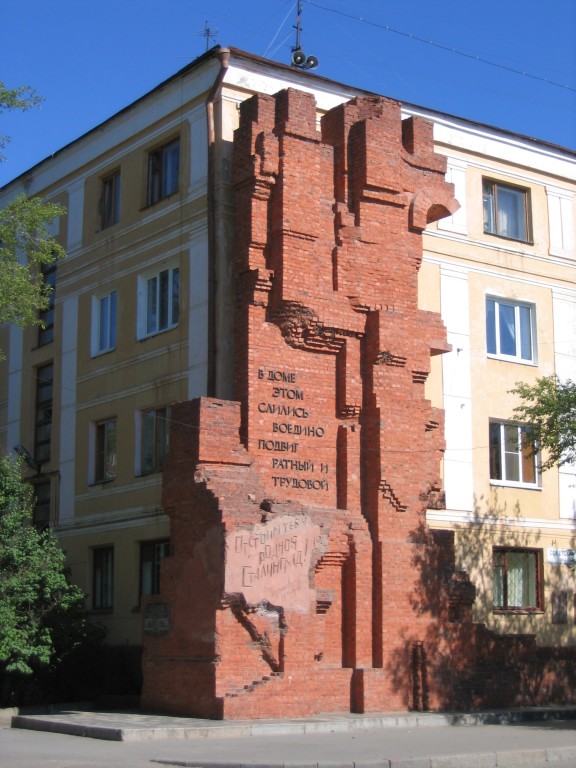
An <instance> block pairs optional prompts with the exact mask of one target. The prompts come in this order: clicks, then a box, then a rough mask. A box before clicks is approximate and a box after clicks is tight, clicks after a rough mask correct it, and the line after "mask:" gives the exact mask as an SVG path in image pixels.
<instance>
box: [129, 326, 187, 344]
mask: <svg viewBox="0 0 576 768" xmlns="http://www.w3.org/2000/svg"><path fill="white" fill-rule="evenodd" d="M176 328H178V323H176V325H171V326H170V327H169V328H162V330H161V331H152V333H146V334H143V335H142V336H137V337H136V341H147V340H148V339H153V338H155V337H156V336H161V335H162V334H163V333H169V332H170V331H173V330H175V329H176Z"/></svg>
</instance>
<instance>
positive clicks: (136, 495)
mask: <svg viewBox="0 0 576 768" xmlns="http://www.w3.org/2000/svg"><path fill="white" fill-rule="evenodd" d="M285 88H295V89H302V90H305V91H307V92H310V93H312V94H313V95H314V97H315V99H316V102H317V107H318V116H319V117H320V115H321V114H323V113H324V112H325V111H327V110H328V109H330V108H332V107H334V106H336V105H338V104H340V103H342V102H344V101H347V100H349V99H350V98H353V97H354V96H357V95H363V94H364V92H363V91H361V90H360V89H356V88H350V87H348V86H345V85H342V84H340V83H336V82H331V81H329V80H326V79H324V78H322V77H319V76H316V75H313V74H310V73H308V72H306V71H303V70H299V69H297V68H294V67H288V66H283V65H279V64H277V63H273V62H270V61H265V60H263V59H259V58H257V57H254V56H251V55H248V54H246V53H243V52H241V51H238V50H235V49H219V48H216V49H213V50H212V51H209V52H208V53H207V54H205V55H204V56H202V57H200V58H199V59H197V60H196V61H194V62H193V63H192V64H190V65H188V66H187V67H185V68H184V69H183V70H181V71H180V72H178V73H176V74H175V75H174V76H173V77H172V78H170V79H169V80H167V81H166V82H164V83H162V84H160V85H159V86H158V87H157V88H155V89H154V90H152V91H150V92H149V93H147V94H146V95H145V96H143V97H142V98H141V99H139V100H138V101H136V102H135V103H133V104H131V105H129V106H127V107H126V108H125V109H124V110H122V111H121V112H119V113H117V114H116V115H114V116H113V117H111V118H110V119H109V120H107V121H106V122H105V123H103V124H102V125H99V126H97V127H95V128H94V129H93V130H92V131H90V132H88V133H87V134H85V135H84V136H81V137H80V138H78V139H77V140H76V141H74V142H72V143H71V144H69V145H68V146H66V147H64V148H62V149H61V150H60V151H59V152H57V153H56V154H55V155H53V156H51V157H50V158H47V159H46V160H44V161H43V162H41V163H39V164H38V165H36V166H35V167H33V168H31V169H30V170H29V171H28V172H26V173H25V174H23V175H22V176H20V177H18V178H17V179H15V180H14V181H12V182H11V183H10V184H8V185H6V186H5V187H4V188H3V189H1V190H0V205H1V204H3V203H5V202H6V201H8V200H10V199H11V198H12V197H13V196H14V195H16V194H18V193H20V192H26V193H27V194H30V195H42V196H44V197H46V198H48V199H49V200H53V201H55V202H59V203H62V204H63V205H64V206H65V207H66V209H67V215H66V216H63V217H62V218H61V219H60V220H59V221H58V222H56V223H55V229H54V234H55V235H56V236H57V238H58V240H59V242H61V243H62V245H63V246H64V248H65V249H66V253H67V256H66V258H65V259H64V260H63V261H61V262H60V263H58V265H57V267H56V269H55V270H54V271H52V272H50V273H49V275H47V277H48V279H49V280H50V281H51V282H52V283H53V284H54V286H55V291H54V306H53V308H51V309H50V310H49V311H48V312H46V313H45V317H44V321H45V328H44V329H43V330H38V328H27V329H25V330H23V331H22V330H20V329H18V328H16V327H6V326H4V327H0V348H2V349H3V350H5V351H6V356H7V359H6V361H4V362H2V363H0V366H1V369H2V374H1V376H0V448H1V449H2V450H5V451H12V450H15V449H16V447H19V450H20V452H21V453H22V452H24V451H26V452H27V456H28V463H27V464H26V465H25V469H26V477H27V479H28V480H29V481H30V482H31V483H33V484H34V486H35V488H36V494H37V499H38V503H37V509H36V523H37V524H38V525H46V524H49V525H51V526H52V527H53V528H54V530H55V531H56V533H57V534H58V537H59V539H60V540H61V543H62V546H63V547H64V548H65V550H66V552H67V558H68V563H69V566H70V568H71V574H72V578H73V580H74V581H75V582H77V583H78V584H79V585H81V587H82V588H83V589H84V590H85V592H86V595H87V606H88V608H89V609H90V611H91V612H92V613H93V615H94V618H95V620H98V621H99V622H101V623H103V624H105V625H106V626H107V628H108V631H109V634H108V641H109V642H110V643H111V644H122V645H125V644H128V645H136V646H137V645H139V644H140V643H141V637H142V615H141V612H140V602H141V596H142V595H148V594H154V593H156V592H157V591H158V580H159V576H160V569H159V563H160V561H161V559H162V557H164V556H165V555H166V554H168V553H169V551H170V528H169V521H168V517H167V515H166V514H165V511H164V510H163V509H162V504H161V487H162V471H161V470H162V466H163V463H164V461H165V458H166V454H167V451H168V446H169V435H170V421H171V410H170V406H171V404H172V403H174V402H177V401H181V400H188V399H192V398H195V397H198V396H200V395H210V396H215V397H219V398H224V399H231V398H233V396H234V392H233V354H234V345H233V335H234V325H233V318H234V302H235V286H234V284H233V280H232V275H233V268H232V267H233V261H234V216H235V210H234V197H233V192H232V188H231V183H230V180H231V153H232V141H233V131H234V128H235V127H236V125H237V120H238V105H239V104H240V102H242V101H243V100H244V99H246V98H248V97H250V96H251V95H253V94H255V93H266V94H274V93H276V92H278V91H280V90H282V89H285ZM403 112H404V113H405V115H406V116H410V115H418V116H421V117H424V118H426V119H428V120H430V121H432V122H433V124H434V140H435V144H436V151H437V152H438V153H439V154H442V155H445V156H446V158H447V162H448V171H447V180H448V181H450V182H451V183H453V184H454V189H455V196H456V198H457V200H458V201H459V203H460V209H459V210H458V211H457V212H456V213H454V214H453V215H452V216H451V217H450V218H448V219H442V220H441V221H439V222H438V223H437V224H431V225H429V226H428V228H427V229H426V231H425V233H424V260H423V264H422V267H421V270H420V305H421V308H422V309H428V310H434V311H437V312H440V313H441V315H442V318H443V320H444V323H445V325H446V328H447V331H448V340H449V342H450V344H451V345H452V351H451V352H449V353H446V354H444V355H441V356H438V357H435V358H433V359H432V373H431V375H430V377H429V379H428V381H427V383H426V387H427V396H428V397H429V398H430V400H431V401H432V403H433V405H435V406H438V407H441V408H444V409H445V414H446V453H445V459H444V462H443V477H442V484H443V489H444V494H445V495H444V496H443V495H442V494H439V496H438V503H437V504H435V507H437V508H434V509H430V510H429V512H428V522H429V525H430V526H431V527H433V528H435V529H450V530H455V531H456V532H457V534H456V543H457V558H458V562H457V567H458V568H459V569H460V570H463V571H467V572H468V573H469V574H470V576H471V579H472V581H473V583H474V584H475V586H476V588H477V598H476V601H475V605H474V611H475V618H476V619H477V620H478V621H482V622H485V623H486V624H487V625H488V626H489V627H491V628H493V629H496V630H498V631H501V632H506V633H533V634H535V635H536V637H537V639H538V642H539V643H540V644H544V645H548V644H554V645H556V644H576V612H575V603H574V596H575V594H576V580H575V576H574V565H575V564H576V541H575V536H574V531H575V527H574V526H575V517H576V468H573V467H563V468H562V469H561V470H557V469H553V470H549V471H547V472H545V473H542V472H540V469H539V458H538V456H537V455H533V453H532V452H531V451H530V450H529V449H528V448H527V447H526V445H527V440H528V439H529V425H521V424H517V423H516V422H514V420H513V408H514V404H515V401H514V397H513V395H511V394H510V390H511V389H512V388H513V387H514V385H515V383H516V382H518V381H533V380H534V379H535V378H537V377H539V376H543V375H548V374H551V373H557V374H558V375H559V376H561V377H562V378H575V377H576V281H575V279H574V275H575V272H574V265H575V264H576V250H575V235H574V220H575V217H576V153H574V152H573V151H570V150H566V149H563V148H561V147H555V146H551V145H548V144H546V143H543V142H539V141H537V140H534V139H529V138H526V137H523V136H520V135H516V134H512V133H509V132H506V131H502V130H498V129H496V128H492V127H490V126H485V125H479V124H477V123H472V122H469V121H466V120H465V119H464V118H457V117H452V116H449V115H445V114H441V113H437V112H433V111H430V110H424V109H419V108H418V107H415V106H413V105H409V104H406V105H403ZM302 175H303V179H302V183H303V184H305V183H306V169H305V168H303V169H302ZM311 279H313V276H311ZM414 450H415V456H417V452H418V450H419V446H414ZM198 588H199V589H201V588H202V586H201V585H198Z"/></svg>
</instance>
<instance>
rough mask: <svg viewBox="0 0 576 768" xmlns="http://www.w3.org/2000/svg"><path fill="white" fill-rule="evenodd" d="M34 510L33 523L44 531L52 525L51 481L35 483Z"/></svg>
mask: <svg viewBox="0 0 576 768" xmlns="http://www.w3.org/2000/svg"><path fill="white" fill-rule="evenodd" d="M34 495H35V502H34V510H33V512H32V524H33V525H34V527H35V528H36V529H37V530H39V531H43V530H45V529H46V528H48V527H49V526H50V481H49V480H48V481H46V482H41V483H35V484H34Z"/></svg>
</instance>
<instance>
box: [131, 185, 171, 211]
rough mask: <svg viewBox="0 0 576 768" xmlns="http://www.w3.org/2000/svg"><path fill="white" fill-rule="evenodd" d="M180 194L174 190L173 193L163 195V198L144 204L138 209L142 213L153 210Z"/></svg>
mask: <svg viewBox="0 0 576 768" xmlns="http://www.w3.org/2000/svg"><path fill="white" fill-rule="evenodd" d="M179 192H180V190H179V189H176V190H174V192H170V194H169V195H164V197H160V198H158V200H154V202H151V203H146V204H145V205H144V206H142V208H140V211H141V212H142V213H144V212H145V211H149V210H150V208H155V207H156V206H157V205H160V203H163V202H165V201H166V200H170V198H171V197H175V196H176V195H177V194H178V193H179Z"/></svg>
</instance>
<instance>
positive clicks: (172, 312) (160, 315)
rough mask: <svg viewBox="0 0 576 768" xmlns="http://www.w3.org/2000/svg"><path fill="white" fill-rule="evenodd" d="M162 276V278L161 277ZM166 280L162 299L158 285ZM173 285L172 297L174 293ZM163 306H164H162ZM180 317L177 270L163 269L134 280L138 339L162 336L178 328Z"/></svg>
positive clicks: (168, 267) (166, 267) (171, 268)
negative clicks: (136, 294)
mask: <svg viewBox="0 0 576 768" xmlns="http://www.w3.org/2000/svg"><path fill="white" fill-rule="evenodd" d="M164 276H166V277H164ZM164 281H166V284H167V292H166V298H164V296H163V292H162V286H163V282H164ZM175 286H177V291H176V294H175V293H174V289H175ZM163 303H164V305H163ZM179 316H180V269H179V267H178V266H176V265H173V266H165V267H162V268H161V269H158V270H156V271H154V272H149V273H147V274H145V275H139V277H138V319H137V335H138V339H145V338H148V337H149V336H155V335H157V334H158V333H164V331H169V330H171V329H172V328H176V327H177V326H178V322H179Z"/></svg>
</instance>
